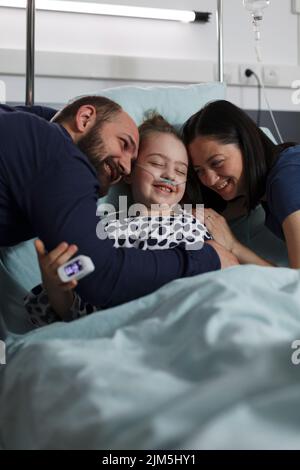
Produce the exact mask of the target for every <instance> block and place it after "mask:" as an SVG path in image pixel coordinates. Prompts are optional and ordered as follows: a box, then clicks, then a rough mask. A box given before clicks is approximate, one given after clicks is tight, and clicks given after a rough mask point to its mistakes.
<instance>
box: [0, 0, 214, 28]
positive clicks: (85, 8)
mask: <svg viewBox="0 0 300 470" xmlns="http://www.w3.org/2000/svg"><path fill="white" fill-rule="evenodd" d="M26 4H27V2H26V0H9V1H2V0H0V7H1V6H2V7H11V8H26ZM36 10H47V11H62V12H69V13H89V14H93V15H105V16H123V17H124V16H125V17H128V18H148V19H154V20H171V21H182V22H184V23H192V22H204V23H206V22H207V21H208V20H209V16H210V13H201V12H196V11H189V10H171V9H164V8H146V7H135V6H125V5H108V4H97V3H84V2H71V1H70V2H69V1H67V2H66V1H61V0H36Z"/></svg>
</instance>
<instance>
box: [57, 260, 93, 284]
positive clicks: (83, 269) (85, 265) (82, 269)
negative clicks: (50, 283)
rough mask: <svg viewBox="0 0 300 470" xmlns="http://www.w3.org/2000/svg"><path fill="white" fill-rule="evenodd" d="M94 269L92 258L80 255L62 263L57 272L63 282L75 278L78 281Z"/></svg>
mask: <svg viewBox="0 0 300 470" xmlns="http://www.w3.org/2000/svg"><path fill="white" fill-rule="evenodd" d="M94 270H95V266H94V263H93V261H92V260H91V258H89V257H88V256H83V255H79V256H76V257H75V258H72V259H71V260H70V261H67V262H66V263H64V264H63V265H61V266H60V267H59V268H58V270H57V274H58V277H59V278H60V279H61V281H62V282H70V281H73V279H76V280H77V281H78V280H79V279H82V278H83V277H85V276H87V275H88V274H90V273H91V272H93V271H94Z"/></svg>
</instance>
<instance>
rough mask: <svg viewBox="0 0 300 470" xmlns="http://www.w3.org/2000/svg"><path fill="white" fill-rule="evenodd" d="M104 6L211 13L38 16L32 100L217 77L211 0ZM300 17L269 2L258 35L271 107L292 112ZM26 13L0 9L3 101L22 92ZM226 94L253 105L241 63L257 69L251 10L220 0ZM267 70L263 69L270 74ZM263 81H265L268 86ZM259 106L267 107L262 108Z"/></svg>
mask: <svg viewBox="0 0 300 470" xmlns="http://www.w3.org/2000/svg"><path fill="white" fill-rule="evenodd" d="M105 3H118V4H121V3H123V4H131V5H140V6H152V7H155V6H157V7H166V8H181V9H182V8H186V9H194V10H200V11H211V12H212V17H211V21H210V22H209V23H207V24H199V23H197V24H183V23H173V22H166V21H154V20H143V19H131V18H128V19H125V18H112V17H102V16H98V15H97V16H96V15H95V16H94V15H88V14H76V13H59V12H44V11H43V12H41V11H38V12H37V13H36V75H37V77H36V84H35V100H36V102H40V103H50V104H60V103H63V102H65V101H67V100H68V99H69V98H71V97H73V96H76V95H79V94H83V93H87V92H95V91H97V92H100V91H101V89H103V88H105V87H110V86H116V85H117V86H118V85H122V84H141V85H154V84H156V83H164V84H176V83H192V82H201V81H211V80H214V79H216V58H217V40H216V17H215V11H216V0H201V1H199V0H185V1H184V2H183V1H180V0H164V1H163V2H162V1H160V0H152V1H150V0H139V1H138V0H130V1H129V0H118V1H116V0H115V1H113V0H105ZM298 22H299V16H298V15H296V14H293V13H292V8H291V0H271V4H270V6H269V7H268V8H267V9H266V10H265V15H264V19H263V24H262V28H261V30H262V31H261V33H262V50H263V61H264V67H266V66H267V67H269V68H270V67H271V72H272V70H274V72H275V75H276V76H275V82H276V83H275V85H274V84H272V83H271V85H272V86H267V89H268V96H269V100H270V102H271V105H272V107H273V108H274V109H275V110H277V111H289V112H297V111H299V109H300V104H295V103H293V102H292V94H293V92H294V90H293V89H292V88H291V85H292V82H293V81H294V80H297V79H299V80H300V67H299V64H298V61H299V56H300V53H299V50H298V34H299V33H298V29H299V25H298ZM25 41H26V17H25V11H24V10H17V9H13V8H3V7H1V8H0V80H3V81H4V82H5V85H6V101H7V102H11V103H16V102H23V101H24V96H25V77H24V71H25V52H24V48H25ZM224 52H225V57H224V59H225V77H226V79H227V81H228V90H227V97H228V99H230V100H232V101H233V102H235V103H236V104H238V105H240V106H242V107H243V108H245V109H249V110H255V109H256V108H257V89H256V86H254V84H255V82H251V85H250V84H247V82H245V77H244V76H243V70H244V68H245V67H247V66H250V67H256V66H257V65H256V58H255V53H254V47H253V31H252V25H251V18H250V14H249V13H248V12H247V11H245V9H244V8H243V5H242V0H224ZM269 70H270V69H266V71H267V72H268V71H269ZM267 85H268V84H267ZM263 107H265V106H264V105H263Z"/></svg>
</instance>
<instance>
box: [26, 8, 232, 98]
mask: <svg viewBox="0 0 300 470" xmlns="http://www.w3.org/2000/svg"><path fill="white" fill-rule="evenodd" d="M216 15H217V40H218V81H219V82H223V81H224V51H223V0H217V11H216ZM26 17H27V37H26V100H25V102H26V105H33V104H34V53H35V0H27V15H26Z"/></svg>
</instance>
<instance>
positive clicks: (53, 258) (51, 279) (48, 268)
mask: <svg viewBox="0 0 300 470" xmlns="http://www.w3.org/2000/svg"><path fill="white" fill-rule="evenodd" d="M34 245H35V249H36V251H37V256H38V261H39V265H40V270H41V275H42V281H43V286H44V289H45V290H46V291H47V294H48V298H49V301H50V304H51V306H52V308H53V310H55V312H56V313H57V314H58V315H60V316H61V317H63V315H64V314H65V313H67V312H68V311H69V309H70V308H71V306H72V303H73V292H72V290H73V289H74V287H76V286H77V281H76V280H72V281H70V282H62V281H61V280H60V278H59V277H58V274H57V269H58V268H59V267H60V266H61V265H62V264H64V263H66V262H67V261H68V260H69V259H70V258H72V256H74V254H75V253H76V252H77V251H78V248H77V246H76V245H68V243H66V242H63V243H60V244H59V245H58V246H57V247H56V248H54V250H52V251H50V252H49V253H47V252H46V250H45V246H44V243H43V242H42V241H41V240H35V242H34Z"/></svg>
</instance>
